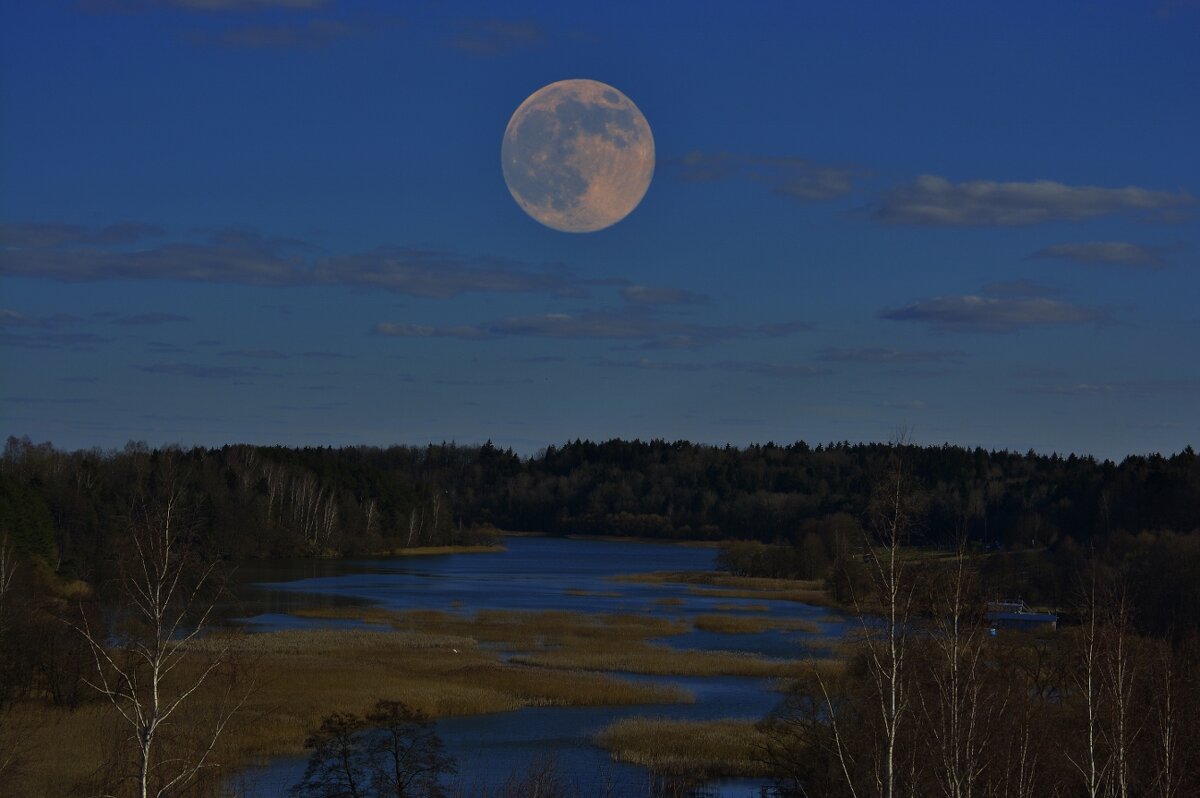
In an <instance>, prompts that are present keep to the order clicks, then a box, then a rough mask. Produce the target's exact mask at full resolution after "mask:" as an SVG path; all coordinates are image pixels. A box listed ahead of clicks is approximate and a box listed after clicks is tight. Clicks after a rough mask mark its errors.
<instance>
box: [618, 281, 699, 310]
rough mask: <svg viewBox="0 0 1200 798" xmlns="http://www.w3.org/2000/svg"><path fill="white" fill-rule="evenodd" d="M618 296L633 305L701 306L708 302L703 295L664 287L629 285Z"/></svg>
mask: <svg viewBox="0 0 1200 798" xmlns="http://www.w3.org/2000/svg"><path fill="white" fill-rule="evenodd" d="M620 294H621V298H622V299H624V300H625V301H626V302H631V303H633V304H635V305H703V304H705V303H707V302H708V301H709V297H708V296H707V295H705V294H697V293H693V292H691V291H685V290H684V289H682V288H669V287H666V286H649V285H630V286H626V287H624V288H622V289H621V290H620Z"/></svg>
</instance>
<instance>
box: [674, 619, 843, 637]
mask: <svg viewBox="0 0 1200 798" xmlns="http://www.w3.org/2000/svg"><path fill="white" fill-rule="evenodd" d="M692 623H693V625H694V626H695V627H696V628H697V629H699V630H700V631H702V632H716V633H718V634H727V635H736V634H758V633H759V632H765V631H767V630H769V629H778V630H780V631H789V632H791V631H798V632H808V633H809V634H819V633H820V631H821V627H819V626H818V625H817V624H815V623H813V622H812V621H807V620H804V619H801V618H764V617H762V616H746V615H697V616H696V618H695V620H694V621H693V622H692Z"/></svg>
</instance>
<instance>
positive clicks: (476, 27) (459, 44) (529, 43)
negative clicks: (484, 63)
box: [450, 19, 546, 57]
mask: <svg viewBox="0 0 1200 798" xmlns="http://www.w3.org/2000/svg"><path fill="white" fill-rule="evenodd" d="M545 40H546V35H545V33H544V32H543V31H542V26H541V25H539V24H538V23H537V22H535V21H534V20H531V19H525V20H506V19H476V20H470V21H468V22H464V23H462V24H461V25H460V26H459V30H458V32H457V33H456V34H455V35H454V36H453V38H451V39H450V46H451V47H453V48H454V49H455V50H458V51H460V52H463V53H468V54H470V55H476V56H484V57H495V56H501V55H509V54H510V53H513V52H516V51H518V50H528V49H531V48H535V47H540V46H541V45H542V44H544V43H545Z"/></svg>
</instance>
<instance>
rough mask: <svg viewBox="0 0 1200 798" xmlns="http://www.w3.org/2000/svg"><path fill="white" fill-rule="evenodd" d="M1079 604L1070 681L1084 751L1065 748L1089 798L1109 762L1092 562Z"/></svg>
mask: <svg viewBox="0 0 1200 798" xmlns="http://www.w3.org/2000/svg"><path fill="white" fill-rule="evenodd" d="M1080 604H1081V607H1080V608H1081V618H1082V623H1081V625H1080V628H1079V630H1078V633H1077V634H1078V641H1077V646H1076V661H1075V667H1074V668H1073V669H1072V672H1071V681H1072V686H1073V687H1074V691H1075V694H1076V695H1077V696H1078V699H1079V700H1080V701H1081V702H1082V703H1083V723H1084V728H1083V750H1082V751H1077V752H1071V751H1068V752H1067V754H1066V756H1067V759H1068V760H1069V761H1070V762H1071V764H1072V765H1073V766H1074V767H1075V770H1076V771H1078V773H1079V777H1080V778H1081V779H1082V781H1083V788H1084V792H1085V793H1086V794H1087V796H1088V798H1098V796H1100V795H1101V794H1103V792H1104V787H1105V782H1106V780H1107V778H1108V769H1109V764H1110V761H1109V759H1108V757H1106V756H1105V752H1104V750H1103V740H1102V733H1101V711H1102V709H1103V704H1104V680H1103V677H1102V674H1101V669H1100V668H1101V654H1102V652H1101V647H1102V644H1103V643H1102V640H1101V635H1102V632H1103V629H1102V626H1103V621H1102V618H1101V610H1100V595H1099V576H1098V575H1097V574H1096V569H1095V566H1094V565H1093V566H1092V572H1091V577H1090V583H1089V586H1088V587H1087V588H1086V589H1085V591H1084V594H1083V597H1082V601H1081V602H1080Z"/></svg>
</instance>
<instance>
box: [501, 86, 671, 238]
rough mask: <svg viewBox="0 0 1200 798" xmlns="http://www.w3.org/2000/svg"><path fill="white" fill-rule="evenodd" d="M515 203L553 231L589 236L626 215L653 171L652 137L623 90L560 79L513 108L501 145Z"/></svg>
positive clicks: (635, 204)
mask: <svg viewBox="0 0 1200 798" xmlns="http://www.w3.org/2000/svg"><path fill="white" fill-rule="evenodd" d="M500 161H501V165H502V167H503V170H504V182H505V183H506V184H507V185H508V190H509V193H511V194H512V196H513V199H515V200H516V201H517V204H518V205H520V206H521V208H522V209H523V210H524V211H525V212H526V213H527V214H529V215H530V216H531V217H533V218H534V219H536V220H537V221H539V222H541V223H542V224H544V225H546V226H547V227H552V228H554V229H555V230H561V231H563V232H568V233H590V232H593V231H595V230H602V229H604V228H605V227H609V226H611V225H613V224H616V223H617V222H619V221H621V220H622V219H624V218H625V217H626V216H628V215H629V213H630V212H631V211H632V210H633V209H634V208H636V207H637V206H638V203H639V202H641V201H642V197H643V196H645V194H646V189H647V188H649V186H650V179H651V178H652V177H653V176H654V136H653V135H652V134H651V132H650V125H649V124H648V123H647V122H646V117H644V116H643V115H642V112H641V111H639V110H638V108H637V106H636V105H634V104H633V102H632V101H631V100H630V99H629V98H628V97H626V96H625V95H624V94H622V93H621V92H619V91H617V90H616V89H614V88H613V87H612V86H609V85H607V84H604V83H600V82H599V81H595V80H583V79H576V80H562V81H559V82H557V83H551V84H550V85H549V86H545V87H543V88H541V89H538V90H537V91H536V92H534V93H533V94H531V95H530V96H529V97H528V98H527V99H526V100H525V102H523V103H521V105H520V107H518V108H517V110H516V111H515V112H514V113H513V115H512V119H510V120H509V122H508V127H507V128H506V129H505V131H504V142H503V144H502V145H501V148H500Z"/></svg>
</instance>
